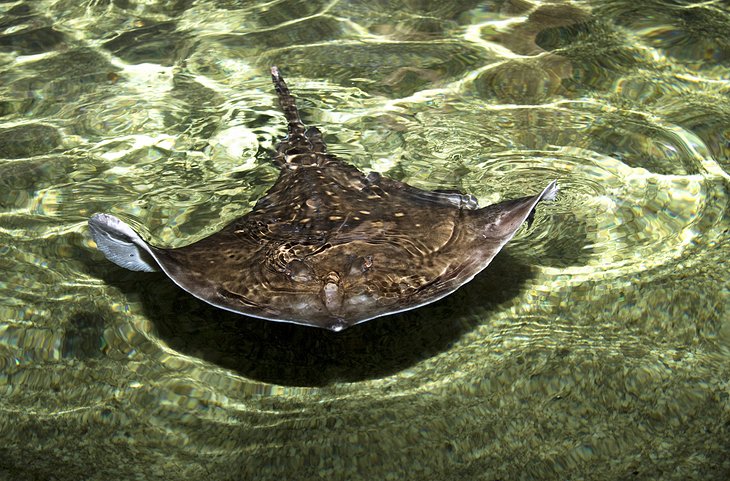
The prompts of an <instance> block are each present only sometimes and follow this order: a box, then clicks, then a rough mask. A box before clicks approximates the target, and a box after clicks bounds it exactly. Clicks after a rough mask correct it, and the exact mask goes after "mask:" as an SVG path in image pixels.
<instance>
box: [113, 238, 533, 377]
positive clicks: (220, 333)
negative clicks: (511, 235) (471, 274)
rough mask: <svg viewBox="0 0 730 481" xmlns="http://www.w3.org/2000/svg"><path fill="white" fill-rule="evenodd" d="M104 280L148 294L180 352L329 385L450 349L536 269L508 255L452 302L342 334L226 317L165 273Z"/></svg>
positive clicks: (245, 372)
mask: <svg viewBox="0 0 730 481" xmlns="http://www.w3.org/2000/svg"><path fill="white" fill-rule="evenodd" d="M120 274H123V275H120ZM130 274H132V275H130ZM103 277H104V278H105V281H106V282H108V283H109V284H111V285H114V286H115V287H117V288H119V289H120V290H122V291H123V292H132V291H133V292H136V293H138V294H139V293H140V291H142V294H141V299H142V304H143V308H144V310H145V315H146V316H147V317H148V318H149V319H150V320H151V321H152V322H153V323H154V325H155V327H156V331H157V332H156V333H155V334H156V335H157V336H158V337H159V338H160V339H161V340H162V341H164V342H165V343H167V345H168V346H170V347H171V348H172V349H175V350H176V351H179V352H181V353H184V354H187V355H190V356H194V357H198V358H200V359H203V360H205V361H208V362H211V363H214V364H216V365H218V366H220V367H223V368H225V369H230V370H232V371H235V372H237V373H239V374H240V375H242V376H245V377H247V378H250V379H253V380H257V381H262V382H267V383H273V384H280V385H290V386H323V385H326V384H329V383H332V382H335V381H343V382H355V381H361V380H365V379H372V378H378V377H382V376H388V375H391V374H393V373H396V372H398V371H401V370H403V369H406V368H408V367H410V366H412V365H414V364H416V363H417V362H419V361H421V360H423V359H426V358H428V357H431V356H433V355H435V354H437V353H439V352H443V351H445V350H447V349H448V348H449V347H450V346H451V345H452V344H453V343H454V342H455V341H456V340H457V339H459V337H460V336H461V335H462V334H464V333H465V332H468V331H470V330H472V329H474V328H475V327H476V326H477V325H478V324H479V323H480V320H479V316H478V313H483V312H484V311H485V310H491V309H494V308H496V306H498V305H499V304H500V303H503V302H505V301H507V300H509V299H511V298H512V297H514V296H515V295H517V294H518V293H519V292H520V289H521V286H522V285H523V284H524V282H525V281H526V280H527V279H529V278H530V277H532V269H531V268H530V266H528V265H524V264H520V263H519V261H517V260H516V259H514V258H511V257H510V256H509V253H508V252H505V251H503V252H502V253H500V254H499V255H498V256H497V257H496V258H495V259H494V261H493V262H492V264H491V265H490V266H489V267H488V268H487V269H485V270H484V271H482V272H481V273H480V274H479V275H477V276H476V277H475V278H474V279H473V280H472V281H471V282H469V283H468V284H466V285H465V286H463V287H461V288H460V289H459V290H457V291H456V292H455V293H453V294H451V295H450V296H448V297H446V298H444V299H442V300H440V301H438V302H435V303H433V304H430V305H427V306H424V307H421V308H418V309H415V310H411V311H407V312H404V313H401V314H395V315H391V316H385V317H380V318H376V319H373V320H370V321H367V322H364V323H362V324H358V325H355V326H353V327H351V328H349V329H347V330H345V331H342V332H332V331H327V330H324V329H318V328H314V327H307V326H300V325H296V324H289V323H282V322H272V321H266V320H262V319H256V318H251V317H247V316H243V315H239V314H234V313H231V312H228V311H224V310H221V309H218V308H215V307H212V306H210V305H208V304H206V303H204V302H203V301H200V300H198V299H196V298H195V297H193V296H191V295H189V294H187V293H186V292H184V291H182V290H181V289H180V288H178V287H177V286H176V285H175V284H173V283H172V282H171V281H169V280H168V279H167V278H166V277H164V276H163V275H162V274H141V273H129V272H127V271H123V270H122V269H118V270H116V269H115V270H114V271H113V272H108V273H107V274H106V275H104V276H103ZM143 277H144V278H146V279H147V280H142V279H141V278H143ZM140 281H141V282H140Z"/></svg>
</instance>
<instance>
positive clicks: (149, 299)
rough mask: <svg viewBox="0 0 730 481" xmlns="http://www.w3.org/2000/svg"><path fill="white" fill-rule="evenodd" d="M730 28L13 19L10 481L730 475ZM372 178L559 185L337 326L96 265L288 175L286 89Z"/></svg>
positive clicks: (500, 193)
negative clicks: (471, 261) (369, 315)
mask: <svg viewBox="0 0 730 481" xmlns="http://www.w3.org/2000/svg"><path fill="white" fill-rule="evenodd" d="M728 32H730V8H728V6H727V4H726V2H723V1H720V0H715V1H712V0H711V1H704V2H689V1H680V0H652V1H646V2H637V1H635V0H631V1H628V0H610V1H597V0H595V1H590V0H587V1H580V2H579V1H575V2H553V3H547V2H545V3H539V2H535V3H530V2H527V1H521V0H514V1H487V2H477V1H445V0H440V1H430V0H425V1H413V0H409V1H405V2H395V1H387V0H382V1H372V0H369V1H345V0H329V1H319V0H306V1H295V0H281V1H276V0H274V1H268V2H244V1H234V0H217V1H216V0H199V1H192V0H175V1H163V0H147V1H142V0H139V1H134V0H86V1H82V2H71V1H67V0H39V1H30V0H19V1H4V2H0V270H1V272H2V277H0V435H1V437H0V439H2V443H0V475H2V477H3V479H5V478H7V479H28V480H36V479H37V480H73V481H77V480H108V479H118V480H128V479H129V480H131V479H145V480H165V481H169V480H183V479H184V480H198V479H211V480H241V479H257V480H265V479H302V480H311V479H348V480H357V479H363V480H373V479H418V480H431V479H433V480H439V481H441V480H448V479H458V480H464V479H469V480H471V479H484V480H513V479H525V480H528V479H556V480H558V479H560V480H564V479H596V480H605V479H637V480H638V479H646V480H649V479H652V480H654V479H677V480H687V479H697V480H709V479H725V478H727V477H729V476H730V461H729V459H730V457H728V452H729V451H730V384H729V383H728V380H729V379H730V307H729V306H730V279H729V278H728V270H729V269H728V261H727V259H728V257H730V246H729V238H730V235H729V233H730V218H729V216H728V199H729V198H728V189H729V188H730V182H729V181H730V175H729V174H728V172H729V171H730V80H728V79H729V78H730V34H728ZM271 65H278V66H279V67H280V68H281V69H282V71H283V73H284V74H285V76H286V78H287V79H288V81H289V84H290V86H291V87H292V90H293V91H294V93H295V95H296V96H297V97H298V98H299V103H300V107H301V109H302V111H303V116H304V118H305V121H306V122H308V123H309V124H313V125H317V126H319V127H320V128H321V129H322V130H323V131H324V132H325V133H326V140H327V142H328V143H329V145H330V150H331V151H332V152H334V153H336V154H338V155H339V156H341V157H342V158H344V159H345V160H347V161H349V162H351V163H353V164H354V165H356V166H357V167H358V168H360V169H361V170H363V171H370V170H375V171H379V172H382V173H384V174H385V175H388V176H390V177H392V178H396V179H398V180H402V181H404V182H407V183H410V184H412V185H414V186H417V187H420V188H428V189H436V188H441V189H459V190H462V191H465V192H469V193H471V194H474V195H475V196H476V197H477V198H478V199H479V201H480V204H482V205H487V204H489V203H493V202H496V201H499V200H501V199H505V198H509V197H517V196H522V195H528V194H534V193H536V192H537V191H539V190H540V189H541V188H542V186H544V185H546V183H547V182H548V181H549V180H551V179H553V178H557V179H559V182H560V184H561V192H560V195H559V198H558V202H555V203H552V204H544V205H541V206H540V208H539V210H538V212H537V216H536V219H535V222H534V223H533V225H532V226H531V228H530V229H522V230H521V231H520V232H519V233H518V235H517V237H516V238H515V239H514V241H513V242H511V243H510V244H509V245H508V247H507V248H506V249H505V251H504V252H503V253H502V254H500V255H499V256H498V258H497V259H496V260H495V262H494V263H493V264H492V266H490V267H489V268H488V269H487V270H486V271H485V272H484V273H483V274H482V275H480V276H478V277H477V278H476V279H475V280H474V281H473V282H472V283H470V284H469V285H467V286H466V287H464V288H462V289H460V290H459V291H457V292H456V293H455V294H454V295H452V296H450V297H448V298H447V299H445V300H443V301H440V302H438V303H436V304H434V305H431V306H428V307H425V308H421V309H418V310H415V311H411V312H408V313H405V314H402V315H397V316H392V317H388V318H381V319H376V320H373V321H370V322H368V323H365V324H363V325H359V326H356V327H354V328H352V329H349V330H347V331H344V332H342V333H331V332H324V331H321V330H316V329H312V328H306V327H301V326H290V325H283V324H277V323H271V322H266V321H261V320H256V319H249V318H244V317H239V316H236V315H232V314H228V313H225V312H221V311H219V310H216V309H214V308H212V307H209V306H208V305H206V304H203V303H201V302H199V301H197V300H195V299H193V298H192V297H190V296H188V295H186V294H185V293H184V292H182V291H181V290H179V289H178V288H176V287H175V286H174V285H172V283H171V282H169V281H168V280H166V279H165V278H164V276H162V275H157V274H142V273H133V272H128V271H125V270H123V269H121V268H118V267H116V266H115V265H113V264H111V263H110V262H108V261H107V260H106V259H104V257H103V255H101V254H100V253H99V252H98V251H97V250H96V249H95V246H94V244H93V241H92V240H91V239H90V236H89V233H88V230H87V228H86V221H87V219H88V218H89V216H90V215H92V214H93V213H95V212H108V213H112V214H114V215H117V216H118V217H120V218H123V219H124V220H126V221H128V222H130V223H131V224H132V225H134V226H135V227H137V228H139V230H140V231H141V233H142V234H143V235H144V236H145V238H147V239H149V240H151V241H152V242H153V243H154V244H158V245H165V246H181V245H185V244H188V243H190V242H193V241H195V240H197V239H200V238H202V237H205V236H207V235H209V234H210V233H212V232H215V231H216V230H218V229H220V228H221V227H223V226H224V225H226V224H227V223H228V222H230V221H231V220H233V219H234V218H236V217H238V216H239V215H242V214H243V213H245V212H246V211H248V210H249V209H250V208H251V207H252V206H253V204H254V203H255V201H256V200H257V199H258V198H259V197H260V196H261V195H262V194H263V193H264V192H265V191H266V190H267V189H268V188H269V187H270V186H271V185H272V183H273V181H274V180H275V178H276V176H277V170H276V168H275V167H274V166H272V165H271V164H270V162H269V151H270V149H271V148H272V146H273V144H274V143H275V142H276V140H277V139H278V138H280V137H281V136H282V135H283V134H284V132H285V124H284V119H283V115H282V114H281V113H280V112H279V110H278V106H277V104H276V98H275V96H274V92H273V89H272V87H271V85H270V80H269V76H268V68H269V66H271Z"/></svg>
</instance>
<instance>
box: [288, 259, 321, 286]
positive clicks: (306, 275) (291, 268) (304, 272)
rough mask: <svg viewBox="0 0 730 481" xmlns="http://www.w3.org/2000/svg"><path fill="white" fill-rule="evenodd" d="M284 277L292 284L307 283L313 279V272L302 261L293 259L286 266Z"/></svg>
mask: <svg viewBox="0 0 730 481" xmlns="http://www.w3.org/2000/svg"><path fill="white" fill-rule="evenodd" d="M285 272H286V275H287V276H288V277H289V279H291V280H293V281H294V282H309V281H311V280H312V279H314V271H313V270H312V268H311V267H309V266H308V265H307V264H306V263H305V262H304V261H300V260H298V259H294V260H293V261H291V262H289V263H288V264H287V265H286V271H285Z"/></svg>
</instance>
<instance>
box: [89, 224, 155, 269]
mask: <svg viewBox="0 0 730 481" xmlns="http://www.w3.org/2000/svg"><path fill="white" fill-rule="evenodd" d="M89 230H90V231H91V237H93V239H94V242H96V246H97V247H98V248H99V250H100V251H101V252H102V253H103V254H104V255H105V256H106V258H107V259H109V260H110V261H112V262H113V263H115V264H116V265H118V266H120V267H124V268H125V269H129V270H132V271H145V272H154V271H157V270H159V266H158V264H157V261H155V259H154V255H153V254H152V248H151V247H150V245H149V244H147V243H146V242H145V241H144V240H143V239H142V238H141V237H140V236H139V234H137V233H136V232H135V231H134V230H133V229H132V228H131V227H129V226H128V225H127V224H125V223H124V222H122V221H121V220H119V219H117V218H116V217H114V216H113V215H109V214H94V215H93V216H92V217H91V219H89Z"/></svg>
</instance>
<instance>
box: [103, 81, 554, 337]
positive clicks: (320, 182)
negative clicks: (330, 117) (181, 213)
mask: <svg viewBox="0 0 730 481" xmlns="http://www.w3.org/2000/svg"><path fill="white" fill-rule="evenodd" d="M271 73H272V79H273V82H274V86H275V87H276V92H277V94H278V96H279V101H280V104H281V107H282V110H283V111H284V114H285V115H286V118H287V122H288V135H287V137H286V138H285V139H284V140H283V141H281V142H280V143H279V144H278V145H277V148H276V154H275V155H274V158H273V160H274V162H275V163H276V164H277V165H278V166H279V167H280V168H281V174H280V175H279V178H278V179H277V181H276V183H275V184H274V185H273V187H271V189H270V190H269V191H268V193H267V194H266V195H265V196H264V197H263V198H261V199H260V200H259V201H258V203H257V204H256V206H255V207H254V208H253V210H252V211H251V212H249V213H248V214H246V215H244V216H243V217H240V218H238V219H236V220H235V221H233V222H232V223H231V224H229V225H228V226H227V227H225V228H224V229H223V230H222V231H220V232H218V233H216V234H213V235H211V236H209V237H207V238H205V239H203V240H201V241H199V242H196V243H194V244H191V245H188V246H186V247H181V248H177V249H163V248H158V247H153V246H151V245H150V244H148V243H147V242H146V241H144V240H143V239H142V238H141V237H139V235H138V234H137V233H136V232H134V230H133V229H132V228H131V227H129V226H128V225H127V224H125V223H124V222H122V221H121V220H119V219H117V218H116V217H114V216H112V215H109V214H96V215H94V216H93V217H92V218H91V219H90V220H89V227H90V230H91V233H92V236H93V238H94V240H95V242H96V243H97V246H98V248H99V249H100V250H101V251H102V252H103V253H104V254H105V255H106V256H107V258H109V259H110V260H111V261H113V262H115V263H116V264H118V265H120V266H122V267H125V268H127V269H132V270H140V271H152V270H156V269H157V268H161V269H162V270H163V271H164V272H165V273H166V274H167V275H168V276H169V277H170V279H172V280H173V282H175V283H176V284H177V285H179V286H180V287H181V288H183V289H185V290H186V291H188V292H189V293H191V294H192V295H194V296H196V297H198V298H200V299H202V300H204V301H206V302H208V303H210V304H212V305H214V306H218V307H220V308H223V309H227V310H230V311H233V312H237V313H241V314H246V315H249V316H253V317H260V318H264V319H270V320H273V321H282V322H292V323H297V324H305V325H310V326H316V327H322V328H327V329H332V330H336V331H339V330H342V329H344V328H346V327H349V326H352V325H354V324H357V323H359V322H363V321H366V320H368V319H372V318H375V317H379V316H383V315H387V314H393V313H396V312H401V311H405V310H408V309H413V308H415V307H418V306H422V305H424V304H428V303H431V302H434V301H436V300H438V299H440V298H442V297H444V296H446V295H448V294H450V293H451V292H453V291H455V290H456V289H458V288H459V287H460V286H462V285H463V284H465V283H466V282H469V281H470V280H471V279H472V278H473V277H474V276H475V275H476V274H477V273H479V272H480V271H481V270H482V269H484V268H485V267H486V266H487V265H488V264H489V263H490V262H491V260H492V259H493V258H494V256H495V255H496V254H497V252H499V250H500V249H501V248H502V247H503V246H504V245H505V244H506V243H507V242H508V241H509V240H510V239H511V238H512V236H513V235H514V233H515V231H516V230H517V229H518V228H519V226H520V225H521V224H522V223H523V222H524V221H525V220H526V219H528V218H529V217H530V216H531V214H532V212H533V209H534V208H535V206H536V205H537V203H538V202H539V201H540V200H543V199H548V198H552V197H553V196H554V195H555V192H556V191H557V187H556V184H555V182H552V183H551V184H550V185H548V187H547V188H545V190H543V192H542V193H541V194H538V195H535V196H532V197H524V198H521V199H517V200H511V201H506V202H502V203H500V204H496V205H492V206H489V207H485V208H483V209H478V208H477V203H476V200H475V199H474V198H473V197H472V196H468V195H462V194H459V193H453V192H451V193H449V192H431V191H425V190H421V189H417V188H414V187H411V186H409V185H406V184H404V183H402V182H397V181H394V180H390V179H387V178H385V177H383V176H381V175H379V174H377V173H371V174H369V175H367V176H366V175H364V174H363V173H362V172H360V171H359V170H357V169H356V168H354V167H353V166H351V165H348V164H346V163H344V162H342V161H340V160H339V159H337V158H335V157H334V156H333V155H330V154H328V153H327V147H326V145H325V143H324V141H323V140H322V135H321V133H320V132H319V130H317V129H316V128H308V129H307V128H305V126H304V125H303V124H302V122H301V120H300V118H299V113H298V112H297V108H296V105H295V103H294V98H293V97H292V96H291V95H290V94H289V90H288V89H287V86H286V84H285V83H284V80H283V79H282V77H281V75H280V74H279V71H278V69H276V67H274V68H272V69H271Z"/></svg>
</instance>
